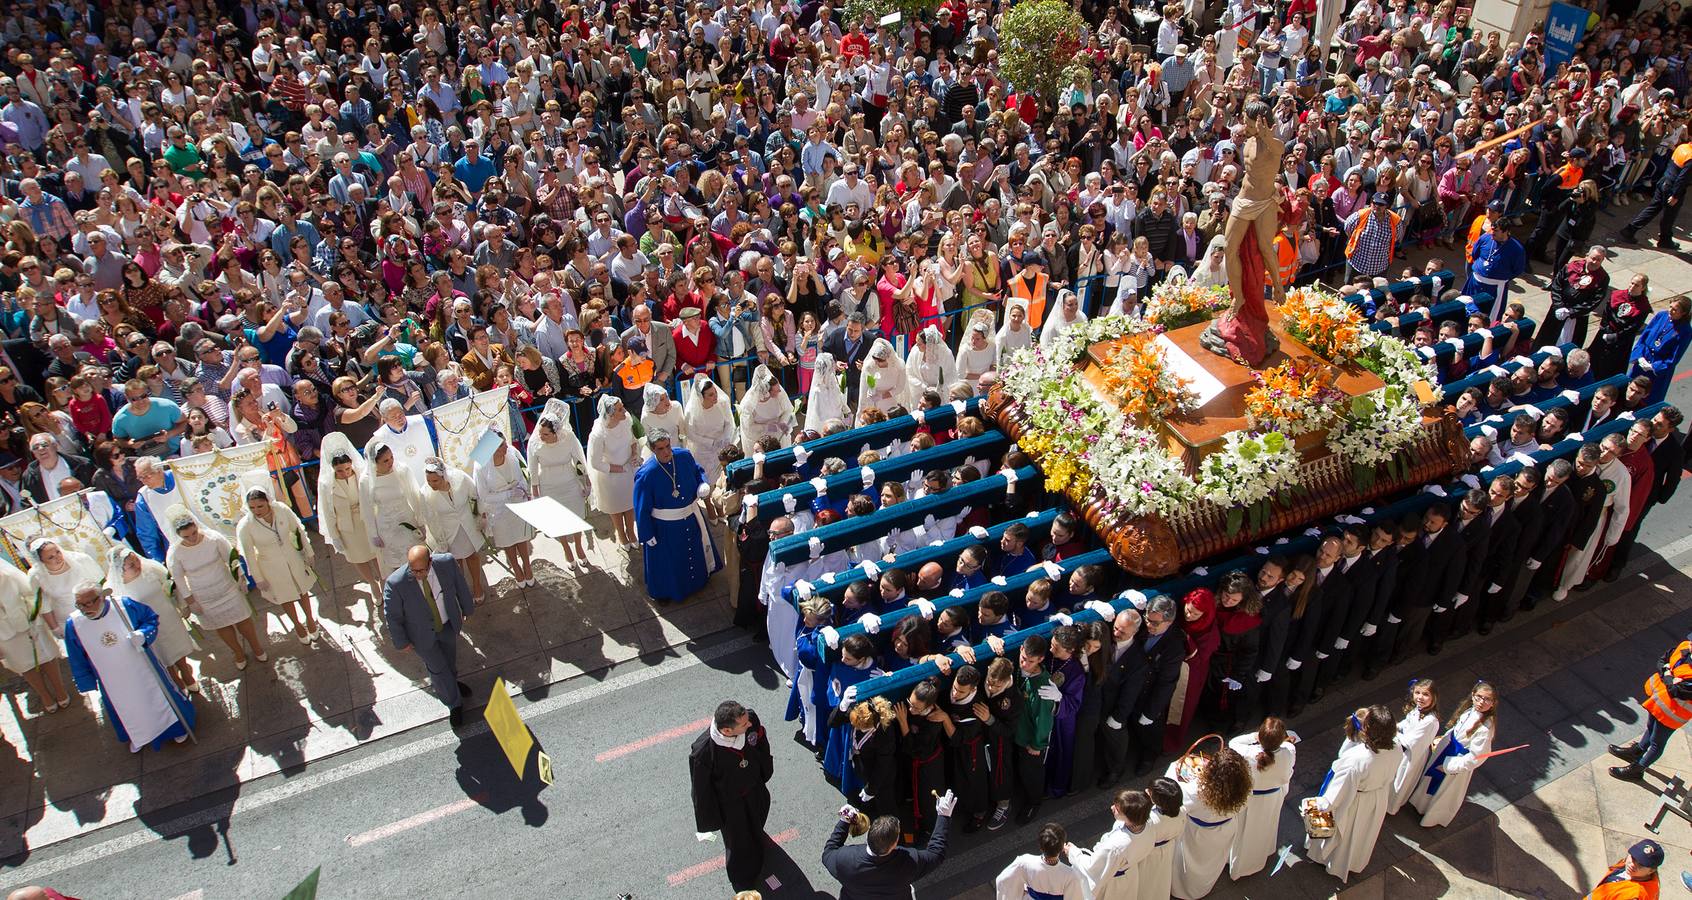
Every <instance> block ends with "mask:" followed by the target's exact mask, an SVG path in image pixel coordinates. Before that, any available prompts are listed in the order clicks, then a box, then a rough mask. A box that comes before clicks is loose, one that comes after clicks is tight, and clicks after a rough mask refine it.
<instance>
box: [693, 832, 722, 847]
mask: <svg viewBox="0 0 1692 900" xmlns="http://www.w3.org/2000/svg"><path fill="white" fill-rule="evenodd" d="M693 839H694V840H696V841H698V842H699V843H701V844H703V843H705V842H706V841H714V840H716V839H717V833H716V832H715V831H695V832H694V833H693Z"/></svg>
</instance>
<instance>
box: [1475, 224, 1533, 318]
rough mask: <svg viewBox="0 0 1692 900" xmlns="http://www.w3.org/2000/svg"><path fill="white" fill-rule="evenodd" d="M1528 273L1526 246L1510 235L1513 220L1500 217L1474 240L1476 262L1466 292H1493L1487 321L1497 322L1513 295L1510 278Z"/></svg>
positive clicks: (1511, 279)
mask: <svg viewBox="0 0 1692 900" xmlns="http://www.w3.org/2000/svg"><path fill="white" fill-rule="evenodd" d="M1526 273H1527V250H1526V249H1524V248H1523V247H1522V242H1521V241H1518V240H1516V239H1515V238H1513V237H1511V236H1510V222H1509V220H1507V219H1499V220H1498V221H1496V222H1494V223H1492V231H1491V232H1489V233H1487V234H1483V235H1481V236H1480V238H1479V239H1478V240H1476V241H1475V252H1474V262H1473V263H1471V264H1470V266H1469V280H1468V282H1467V283H1466V284H1464V285H1463V293H1465V294H1468V295H1469V296H1471V297H1472V296H1475V295H1478V294H1491V295H1492V311H1491V312H1490V313H1489V314H1488V317H1487V321H1489V322H1496V321H1498V320H1499V318H1500V317H1502V316H1503V315H1504V306H1505V304H1506V303H1507V302H1508V299H1507V298H1508V297H1509V295H1510V282H1511V281H1514V280H1515V279H1517V278H1520V277H1521V276H1522V275H1524V274H1526Z"/></svg>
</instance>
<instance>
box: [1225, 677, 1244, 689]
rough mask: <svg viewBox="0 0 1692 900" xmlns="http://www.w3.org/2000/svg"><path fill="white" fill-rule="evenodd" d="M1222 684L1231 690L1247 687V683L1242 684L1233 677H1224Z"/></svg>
mask: <svg viewBox="0 0 1692 900" xmlns="http://www.w3.org/2000/svg"><path fill="white" fill-rule="evenodd" d="M1222 686H1223V687H1225V688H1227V689H1228V690H1230V691H1237V690H1239V689H1241V688H1243V687H1245V685H1243V684H1240V683H1239V682H1238V681H1235V680H1234V679H1232V678H1224V679H1222Z"/></svg>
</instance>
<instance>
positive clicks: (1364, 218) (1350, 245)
mask: <svg viewBox="0 0 1692 900" xmlns="http://www.w3.org/2000/svg"><path fill="white" fill-rule="evenodd" d="M1374 214H1375V207H1374V206H1370V207H1369V208H1368V209H1365V210H1363V215H1361V216H1358V217H1357V227H1356V228H1353V229H1352V230H1351V236H1350V237H1348V238H1346V241H1345V255H1346V256H1347V257H1350V256H1351V254H1352V252H1353V251H1355V250H1356V249H1357V236H1358V235H1360V234H1362V233H1363V229H1365V228H1368V227H1369V217H1370V216H1372V215H1374ZM1398 220H1399V215H1398V213H1395V212H1393V211H1392V210H1390V209H1389V210H1387V221H1389V222H1391V223H1392V232H1391V233H1390V234H1388V235H1387V265H1389V266H1390V265H1392V254H1393V251H1394V250H1396V249H1397V247H1398Z"/></svg>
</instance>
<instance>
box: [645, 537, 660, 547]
mask: <svg viewBox="0 0 1692 900" xmlns="http://www.w3.org/2000/svg"><path fill="white" fill-rule="evenodd" d="M646 546H648V547H656V546H658V539H657V538H655V537H651V538H647V539H646Z"/></svg>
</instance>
